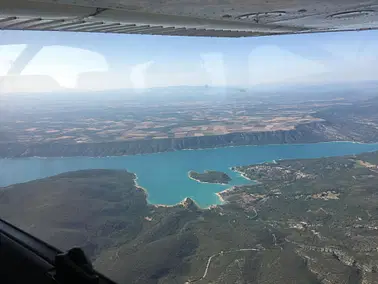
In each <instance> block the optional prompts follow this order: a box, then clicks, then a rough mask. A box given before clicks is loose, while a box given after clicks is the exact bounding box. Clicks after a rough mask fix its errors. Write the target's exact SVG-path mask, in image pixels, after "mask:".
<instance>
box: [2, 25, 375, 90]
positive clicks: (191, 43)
mask: <svg viewBox="0 0 378 284" xmlns="http://www.w3.org/2000/svg"><path fill="white" fill-rule="evenodd" d="M38 45H39V46H41V47H42V48H41V49H40V50H39V52H38V53H37V54H35V55H34V57H33V58H32V60H31V61H30V62H29V63H28V64H27V66H26V67H25V68H24V69H23V70H22V72H21V76H18V75H12V76H9V73H8V71H9V68H10V67H11V66H12V64H14V62H15V60H16V58H17V57H18V56H19V55H20V54H22V51H23V50H25V49H26V48H27V46H29V47H30V46H38ZM377 63H378V31H364V32H343V33H320V34H302V35H287V36H267V37H258V38H203V37H202V38H194V37H169V36H146V35H117V34H95V33H67V32H28V31H0V76H5V78H3V80H2V81H3V82H2V85H1V86H0V91H3V92H17V91H20V88H22V90H21V91H54V90H61V88H64V89H67V88H68V89H76V90H106V89H121V88H146V87H163V86H177V85H205V84H206V85H215V86H243V87H248V86H256V85H261V84H282V83H288V84H306V83H323V82H324V83H330V82H351V81H362V80H376V79H378V64H377Z"/></svg>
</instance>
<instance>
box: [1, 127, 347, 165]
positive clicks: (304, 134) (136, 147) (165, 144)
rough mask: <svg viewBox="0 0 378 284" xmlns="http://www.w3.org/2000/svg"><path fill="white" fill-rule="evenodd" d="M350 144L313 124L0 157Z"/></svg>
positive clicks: (18, 148)
mask: <svg viewBox="0 0 378 284" xmlns="http://www.w3.org/2000/svg"><path fill="white" fill-rule="evenodd" d="M335 140H348V139H347V137H343V136H338V135H337V134H336V132H335V131H334V129H333V127H332V125H330V124H327V123H326V122H313V123H309V124H303V125H299V126H297V127H296V128H295V129H293V130H280V131H266V132H248V133H230V134H226V135H213V136H202V137H185V138H170V139H150V140H136V141H124V142H107V143H81V144H63V143H49V144H32V145H26V144H17V143H3V144H0V157H3V158H14V157H33V156H40V157H61V156H64V157H69V156H90V157H100V156H120V155H135V154H146V153H157V152H167V151H176V150H184V149H201V148H216V147H226V146H241V145H263V144H289V143H316V142H325V141H335Z"/></svg>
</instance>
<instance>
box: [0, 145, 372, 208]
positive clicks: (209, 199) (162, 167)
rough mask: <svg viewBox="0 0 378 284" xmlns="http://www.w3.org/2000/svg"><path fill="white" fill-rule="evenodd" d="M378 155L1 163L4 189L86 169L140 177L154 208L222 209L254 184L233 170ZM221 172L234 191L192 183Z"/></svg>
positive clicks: (231, 154) (236, 152)
mask: <svg viewBox="0 0 378 284" xmlns="http://www.w3.org/2000/svg"><path fill="white" fill-rule="evenodd" d="M375 150H378V143H375V144H358V143H352V142H330V143H318V144H291V145H263V146H240V147H226V148H216V149H205V150H185V151H176V152H166V153H156V154H146V155H136V156H118V157H101V158H90V157H69V158H20V159H0V186H7V185H10V184H14V183H20V182H26V181H30V180H34V179H38V178H43V177H48V176H52V175H56V174H59V173H63V172H68V171H75V170H80V169H126V170H128V171H130V172H133V173H136V174H137V176H138V184H139V185H141V186H143V187H144V188H146V189H147V191H148V201H149V202H150V203H152V204H167V205H172V204H176V203H178V202H180V201H181V200H183V199H184V198H185V197H191V198H193V199H194V200H195V201H196V202H197V203H198V204H199V205H200V206H202V207H207V206H209V205H212V204H219V203H220V201H219V199H218V197H217V196H216V195H215V193H216V192H219V191H222V190H224V189H227V188H229V187H231V186H232V185H240V184H247V183H249V182H250V181H248V180H246V179H244V178H243V177H241V176H240V175H239V174H238V173H235V172H232V171H231V170H230V169H229V168H230V167H233V166H240V165H249V164H256V163H263V162H267V161H272V160H279V159H297V158H317V157H327V156H341V155H350V154H358V153H362V152H368V151H375ZM208 169H210V170H219V171H223V172H226V173H227V174H229V175H230V176H231V178H232V179H233V180H232V182H231V183H230V184H229V185H218V184H203V183H198V182H196V181H194V180H191V179H189V178H188V171H190V170H194V171H201V172H202V171H204V170H208Z"/></svg>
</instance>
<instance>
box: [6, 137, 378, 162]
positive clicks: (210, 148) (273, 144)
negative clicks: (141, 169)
mask: <svg viewBox="0 0 378 284" xmlns="http://www.w3.org/2000/svg"><path fill="white" fill-rule="evenodd" d="M328 143H353V144H366V145H371V144H378V142H372V143H369V142H358V141H348V140H345V141H344V140H343V141H339V140H337V141H319V142H308V143H278V144H277V143H272V144H268V143H267V144H245V145H226V146H218V147H208V148H195V149H191V148H190V149H189V148H188V149H179V150H168V151H160V152H151V153H137V154H126V155H106V156H105V155H104V156H102V155H98V156H90V155H72V156H71V155H70V156H25V157H19V156H16V157H1V156H0V160H15V159H32V158H36V159H50V158H52V159H53V158H59V159H68V158H92V159H97V158H114V157H134V156H150V155H162V154H166V153H175V152H182V151H206V150H214V149H224V148H239V147H264V146H280V145H294V146H301V145H311V144H315V145H316V144H328Z"/></svg>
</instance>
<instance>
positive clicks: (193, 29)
mask: <svg viewBox="0 0 378 284" xmlns="http://www.w3.org/2000/svg"><path fill="white" fill-rule="evenodd" d="M376 28H378V1H377V0H373V1H366V0H362V1H360V2H357V1H354V0H317V1H314V0H31V1H30V0H1V1H0V29H2V30H49V31H76V32H101V33H124V34H152V35H179V36H212V37H244V36H264V35H274V34H295V33H312V32H328V31H345V30H365V29H376Z"/></svg>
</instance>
